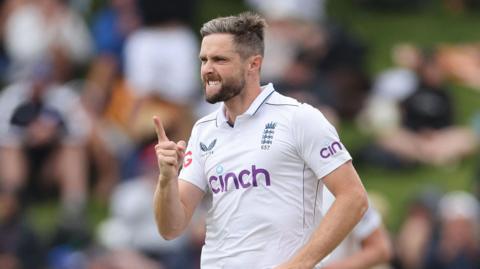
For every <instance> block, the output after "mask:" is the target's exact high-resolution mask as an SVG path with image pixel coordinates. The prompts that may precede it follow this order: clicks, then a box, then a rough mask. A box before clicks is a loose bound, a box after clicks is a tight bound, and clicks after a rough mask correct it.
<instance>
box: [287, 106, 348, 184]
mask: <svg viewBox="0 0 480 269" xmlns="http://www.w3.org/2000/svg"><path fill="white" fill-rule="evenodd" d="M292 125H293V128H292V132H293V137H294V139H295V143H296V146H297V151H298V153H299V154H300V156H301V158H303V160H304V161H305V163H306V164H307V166H308V167H310V169H312V170H313V172H314V173H315V175H316V176H317V177H318V178H319V179H321V178H323V177H325V176H326V175H328V174H329V173H331V172H332V171H333V170H335V169H336V168H338V167H339V166H341V165H342V164H344V163H345V162H347V161H349V160H351V159H352V157H351V156H350V154H349V153H348V151H347V149H346V148H345V146H344V145H343V144H342V142H341V141H340V138H339V136H338V133H337V131H336V130H335V128H334V127H333V126H332V125H331V124H330V122H328V120H327V119H326V118H325V116H323V114H322V113H321V112H320V111H319V110H318V109H316V108H314V107H312V106H310V105H308V104H302V105H301V106H300V107H299V109H298V110H297V111H296V113H295V114H294V116H293V123H292Z"/></svg>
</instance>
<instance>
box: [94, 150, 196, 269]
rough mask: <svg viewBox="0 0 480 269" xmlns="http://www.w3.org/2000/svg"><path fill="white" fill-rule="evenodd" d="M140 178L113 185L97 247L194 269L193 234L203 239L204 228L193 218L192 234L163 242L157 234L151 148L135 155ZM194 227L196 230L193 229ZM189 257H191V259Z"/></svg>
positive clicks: (176, 267) (171, 267)
mask: <svg viewBox="0 0 480 269" xmlns="http://www.w3.org/2000/svg"><path fill="white" fill-rule="evenodd" d="M139 166H140V174H139V176H137V177H135V178H129V179H126V180H125V181H123V182H122V183H120V184H119V185H117V186H116V187H115V189H114V192H113V195H112V197H111V199H110V200H111V202H110V217H109V218H108V219H106V220H105V221H103V222H102V223H101V224H100V226H99V228H98V238H99V242H100V244H101V245H103V246H105V247H106V248H107V249H110V250H112V251H116V250H121V249H130V250H131V251H136V252H137V255H143V256H145V257H148V258H151V259H153V260H155V261H157V262H160V263H161V264H163V265H165V267H166V268H168V269H183V268H196V267H197V266H198V265H199V264H200V261H199V259H198V257H197V256H198V254H196V253H194V251H197V252H199V251H200V249H201V247H198V246H199V245H200V246H201V245H202V244H203V241H202V242H201V243H200V244H199V243H198V242H196V241H197V239H196V238H195V235H196V234H198V233H195V231H196V230H198V229H200V231H201V232H200V233H201V234H203V235H204V229H205V227H204V225H203V221H202V220H201V218H200V216H201V214H202V213H200V214H197V215H198V218H197V217H195V218H194V219H195V220H194V221H193V222H192V223H191V227H192V233H190V232H187V233H186V234H184V235H183V236H181V237H179V238H177V239H175V240H173V241H170V242H167V241H166V240H165V239H163V238H162V237H161V236H160V235H159V234H158V230H157V226H156V224H155V217H154V214H153V211H152V200H153V194H154V190H155V185H156V181H157V176H158V175H157V174H158V170H157V162H156V157H155V149H154V147H153V145H148V146H146V147H144V149H143V150H142V152H141V154H140V155H139ZM197 226H198V227H197ZM191 255H193V256H191Z"/></svg>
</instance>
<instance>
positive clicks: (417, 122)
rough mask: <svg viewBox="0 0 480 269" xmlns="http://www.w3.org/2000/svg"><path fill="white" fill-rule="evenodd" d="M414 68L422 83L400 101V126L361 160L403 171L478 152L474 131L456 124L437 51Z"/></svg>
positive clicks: (384, 134)
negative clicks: (419, 165) (415, 166)
mask: <svg viewBox="0 0 480 269" xmlns="http://www.w3.org/2000/svg"><path fill="white" fill-rule="evenodd" d="M418 57H419V59H418V61H416V62H417V64H416V65H415V66H414V67H413V68H414V71H415V72H416V75H417V76H418V82H417V84H416V87H415V89H414V90H413V92H412V93H410V94H409V95H407V96H406V97H404V99H401V100H398V107H399V114H400V116H399V117H400V120H399V125H398V126H393V127H392V128H391V129H389V130H386V131H383V132H382V133H381V134H380V136H379V137H378V138H377V141H376V142H375V143H374V144H373V145H368V146H367V147H365V148H364V150H363V151H362V152H361V153H360V159H361V160H364V161H367V162H370V163H373V164H377V165H381V166H385V167H389V168H396V169H402V168H406V167H411V166H413V165H415V164H428V165H445V164H450V163H454V162H457V161H459V160H461V159H462V158H463V157H465V156H468V155H470V154H472V153H474V151H475V149H476V147H477V146H478V143H479V141H478V138H477V137H476V135H475V132H474V131H473V129H472V128H470V127H468V126H461V125H458V124H456V123H455V115H454V112H455V106H454V105H455V104H454V99H453V97H452V95H451V93H450V92H451V89H450V87H449V85H448V84H447V81H446V78H445V76H444V73H443V72H442V69H441V68H440V66H439V65H438V61H437V60H438V59H437V55H436V53H435V52H434V51H430V50H425V51H423V52H422V53H420V54H419V55H418Z"/></svg>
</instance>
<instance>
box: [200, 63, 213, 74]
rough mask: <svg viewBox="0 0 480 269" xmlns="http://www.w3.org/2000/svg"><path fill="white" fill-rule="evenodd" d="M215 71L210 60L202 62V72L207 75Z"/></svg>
mask: <svg viewBox="0 0 480 269" xmlns="http://www.w3.org/2000/svg"><path fill="white" fill-rule="evenodd" d="M211 73H213V67H212V64H211V62H210V61H205V62H203V63H202V67H201V74H202V76H203V75H207V74H211Z"/></svg>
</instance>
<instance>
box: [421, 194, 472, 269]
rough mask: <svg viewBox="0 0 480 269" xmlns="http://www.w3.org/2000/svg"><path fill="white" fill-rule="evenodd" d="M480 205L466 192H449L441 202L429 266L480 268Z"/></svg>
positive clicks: (436, 267)
mask: <svg viewBox="0 0 480 269" xmlns="http://www.w3.org/2000/svg"><path fill="white" fill-rule="evenodd" d="M479 213H480V207H479V204H478V201H477V199H476V198H475V197H474V196H473V195H472V194H470V193H467V192H464V191H453V192H450V193H447V194H446V195H445V196H444V197H442V199H441V200H440V203H439V215H440V231H439V236H438V239H436V240H435V239H434V241H433V244H432V246H431V248H430V250H429V252H428V254H427V256H426V264H425V267H424V268H426V269H456V268H469V269H470V268H471V269H476V268H480V245H479V244H480V238H479V227H480V226H479V224H480V222H479V221H480V219H479Z"/></svg>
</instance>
